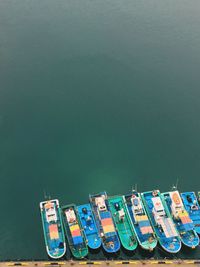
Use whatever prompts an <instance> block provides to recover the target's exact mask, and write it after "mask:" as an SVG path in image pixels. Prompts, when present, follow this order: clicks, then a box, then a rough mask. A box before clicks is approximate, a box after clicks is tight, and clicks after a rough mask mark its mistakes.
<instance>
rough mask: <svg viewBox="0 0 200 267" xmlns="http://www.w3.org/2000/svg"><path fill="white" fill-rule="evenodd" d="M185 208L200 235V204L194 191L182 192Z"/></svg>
mask: <svg viewBox="0 0 200 267" xmlns="http://www.w3.org/2000/svg"><path fill="white" fill-rule="evenodd" d="M181 197H182V200H183V204H184V206H185V209H186V210H187V212H188V213H189V215H190V218H191V219H192V221H193V223H194V230H195V231H196V232H197V234H199V235H200V206H199V203H198V200H197V197H196V195H195V193H194V192H184V193H182V194H181Z"/></svg>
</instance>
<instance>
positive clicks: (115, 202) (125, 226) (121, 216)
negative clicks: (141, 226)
mask: <svg viewBox="0 0 200 267" xmlns="http://www.w3.org/2000/svg"><path fill="white" fill-rule="evenodd" d="M108 203H109V208H110V211H111V213H112V217H113V220H114V222H115V226H116V229H117V232H118V235H119V238H120V241H121V243H122V245H123V247H124V248H125V249H127V250H135V249H136V248H137V245H138V242H137V239H136V235H135V230H134V228H133V225H132V223H131V220H130V217H129V214H128V210H127V208H126V206H125V203H124V199H123V197H122V196H113V197H109V198H108Z"/></svg>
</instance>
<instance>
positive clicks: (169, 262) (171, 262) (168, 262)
mask: <svg viewBox="0 0 200 267" xmlns="http://www.w3.org/2000/svg"><path fill="white" fill-rule="evenodd" d="M165 263H167V264H173V263H174V262H173V261H165Z"/></svg>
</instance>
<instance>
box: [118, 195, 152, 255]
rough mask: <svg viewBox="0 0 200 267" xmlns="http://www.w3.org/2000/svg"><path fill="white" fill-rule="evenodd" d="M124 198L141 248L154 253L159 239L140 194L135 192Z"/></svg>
mask: <svg viewBox="0 0 200 267" xmlns="http://www.w3.org/2000/svg"><path fill="white" fill-rule="evenodd" d="M123 198H124V202H125V203H126V207H127V209H128V212H129V216H130V219H131V221H132V223H133V227H134V228H135V232H136V236H137V239H138V242H139V244H140V246H141V247H142V248H143V249H146V250H150V251H152V250H153V249H154V248H155V247H156V245H157V239H156V237H155V235H154V231H153V228H152V226H151V224H150V221H149V218H148V216H147V214H146V211H145V208H144V206H143V203H142V199H141V197H140V193H138V192H136V191H133V192H132V194H127V195H125V196H123Z"/></svg>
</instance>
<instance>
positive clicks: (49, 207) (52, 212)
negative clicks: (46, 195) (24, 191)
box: [44, 202, 58, 223]
mask: <svg viewBox="0 0 200 267" xmlns="http://www.w3.org/2000/svg"><path fill="white" fill-rule="evenodd" d="M44 208H45V214H46V220H47V222H48V223H51V222H56V221H57V220H58V218H57V214H56V209H55V205H54V203H52V202H47V203H46V204H45V205H44Z"/></svg>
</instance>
